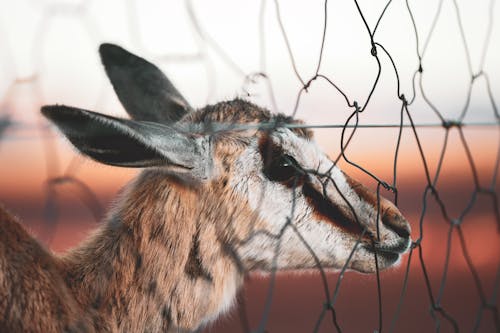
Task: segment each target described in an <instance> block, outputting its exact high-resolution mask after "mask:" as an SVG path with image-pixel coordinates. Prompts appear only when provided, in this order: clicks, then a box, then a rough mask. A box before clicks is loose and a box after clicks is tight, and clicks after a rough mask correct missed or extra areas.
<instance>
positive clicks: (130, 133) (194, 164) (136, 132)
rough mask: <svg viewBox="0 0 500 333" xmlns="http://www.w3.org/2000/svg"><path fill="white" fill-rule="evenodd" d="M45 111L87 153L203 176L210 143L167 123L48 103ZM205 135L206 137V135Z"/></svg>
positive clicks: (129, 164) (120, 162)
mask: <svg viewBox="0 0 500 333" xmlns="http://www.w3.org/2000/svg"><path fill="white" fill-rule="evenodd" d="M42 113H43V114H44V115H45V116H46V117H47V118H49V119H50V120H51V121H52V122H53V123H54V124H56V125H57V127H58V128H59V129H60V130H61V131H62V132H63V133H64V135H66V137H67V138H68V139H69V141H71V143H72V144H73V145H74V146H75V147H76V148H78V150H80V151H81V152H82V153H83V154H85V155H87V156H89V157H91V158H93V159H94V160H96V161H99V162H102V163H104V164H109V165H115V166H124V167H150V166H170V167H175V169H177V170H178V169H179V168H180V169H181V170H182V171H183V172H189V173H193V174H195V175H197V176H201V177H203V175H204V174H206V170H204V169H203V168H205V166H206V165H209V164H210V163H207V161H206V159H207V158H208V156H209V147H208V143H207V142H206V140H205V141H203V140H202V139H194V138H192V137H190V136H189V135H187V134H185V133H182V132H180V131H178V130H176V129H175V128H173V127H171V126H167V125H162V124H157V123H151V122H144V121H134V120H128V119H120V118H115V117H110V116H105V115H102V114H99V113H95V112H91V111H86V110H82V109H77V108H72V107H67V106H62V105H54V106H44V107H43V108H42ZM202 138H204V137H202Z"/></svg>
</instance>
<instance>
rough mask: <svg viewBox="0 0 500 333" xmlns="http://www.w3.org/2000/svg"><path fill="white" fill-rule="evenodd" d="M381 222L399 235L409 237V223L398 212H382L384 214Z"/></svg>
mask: <svg viewBox="0 0 500 333" xmlns="http://www.w3.org/2000/svg"><path fill="white" fill-rule="evenodd" d="M382 223H383V224H384V225H385V226H386V227H388V228H389V229H391V230H392V231H394V232H395V233H396V234H397V235H398V236H399V237H402V238H409V237H410V224H409V223H408V222H407V221H406V219H405V218H404V217H403V216H402V215H401V214H400V213H399V212H398V213H394V212H392V213H386V214H384V216H383V217H382Z"/></svg>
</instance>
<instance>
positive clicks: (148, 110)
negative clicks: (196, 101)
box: [99, 44, 192, 124]
mask: <svg viewBox="0 0 500 333" xmlns="http://www.w3.org/2000/svg"><path fill="white" fill-rule="evenodd" d="M99 54H100V55H101V60H102V63H103V65H104V68H105V69H106V73H107V75H108V78H109V80H110V81H111V84H112V85H113V88H114V89H115V92H116V95H117V96H118V99H119V100H120V102H121V103H122V105H123V107H124V108H125V110H126V111H127V112H128V114H129V115H130V116H131V117H132V118H133V119H135V120H146V121H152V122H156V123H163V124H171V123H174V122H176V121H177V120H179V119H181V118H182V117H183V116H184V115H185V114H186V113H189V112H191V111H192V108H191V106H189V103H188V102H187V101H186V99H185V98H184V97H183V96H182V95H181V94H180V93H179V91H178V90H177V89H176V88H175V87H174V85H173V84H172V83H171V82H170V80H169V79H168V78H167V77H166V76H165V74H163V72H162V71H161V70H160V69H159V68H158V67H156V66H155V65H153V64H152V63H150V62H149V61H147V60H145V59H143V58H141V57H138V56H136V55H134V54H132V53H130V52H128V51H127V50H125V49H123V48H122V47H120V46H118V45H114V44H101V46H100V47H99Z"/></svg>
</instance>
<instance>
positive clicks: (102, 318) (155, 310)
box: [61, 171, 243, 332]
mask: <svg viewBox="0 0 500 333" xmlns="http://www.w3.org/2000/svg"><path fill="white" fill-rule="evenodd" d="M205 195H207V196H208V195H210V196H211V198H207V197H203V196H205ZM213 196H214V194H213V193H212V194H210V193H205V192H204V191H203V190H201V191H200V190H199V189H198V190H196V189H194V188H193V189H192V188H188V187H186V186H185V184H179V183H177V182H176V181H175V180H173V179H169V178H168V177H166V176H165V174H162V173H161V172H159V171H148V172H143V173H142V174H141V176H139V178H138V180H137V181H135V182H133V183H132V184H131V186H129V187H128V188H127V189H125V191H124V193H123V195H122V197H121V199H120V200H119V201H118V205H117V207H116V208H115V209H114V211H113V212H112V213H111V214H110V217H109V218H108V219H107V220H106V222H105V223H104V224H103V226H101V227H100V228H99V229H98V230H97V232H96V233H95V234H94V235H93V236H92V237H90V238H89V239H88V240H87V241H85V242H84V243H83V244H82V245H80V246H79V247H77V248H76V249H73V250H71V251H70V252H68V253H67V254H66V255H65V256H63V257H62V258H61V259H62V260H61V262H62V267H63V274H64V276H65V278H66V281H67V283H68V285H69V286H70V288H71V289H72V290H73V292H74V293H75V297H76V299H77V300H78V301H79V302H80V303H81V304H80V305H81V307H82V309H84V311H86V312H88V314H89V315H90V316H91V317H93V322H94V324H95V326H96V330H97V331H107V330H109V331H127V332H139V331H170V330H171V331H176V332H177V331H191V330H194V329H196V328H197V327H199V326H200V325H203V324H204V323H206V322H209V321H211V320H212V319H214V318H215V317H217V316H218V315H219V314H220V313H221V312H223V311H225V310H226V309H228V308H229V307H230V305H231V304H232V303H233V301H234V299H235V297H236V293H237V290H238V288H239V287H240V286H241V284H242V282H243V273H242V271H241V269H240V268H239V267H238V265H237V264H236V263H235V261H234V259H233V258H231V256H230V255H228V254H227V251H226V250H225V246H224V244H225V242H224V240H223V239H222V238H221V237H223V236H221V235H220V232H218V230H217V226H216V224H215V222H216V221H217V219H227V218H228V216H221V215H223V214H225V212H226V213H227V210H225V209H221V207H218V209H211V210H210V212H209V213H208V214H207V213H206V212H204V210H206V207H203V206H204V205H206V202H207V200H214V198H213ZM217 201H218V202H221V201H222V200H220V198H217ZM212 208H215V207H212Z"/></svg>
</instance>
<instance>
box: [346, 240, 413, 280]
mask: <svg viewBox="0 0 500 333" xmlns="http://www.w3.org/2000/svg"><path fill="white" fill-rule="evenodd" d="M410 243H411V241H410V239H409V238H408V239H407V238H404V239H401V240H399V241H398V242H395V243H390V244H383V243H376V244H372V243H363V244H360V246H359V247H358V249H357V250H356V253H355V255H354V257H353V259H352V261H351V263H350V264H349V268H350V269H352V270H355V271H358V272H360V273H367V274H370V273H375V272H377V269H378V270H379V271H382V270H385V269H388V268H391V267H397V266H399V264H400V263H401V258H402V256H403V254H404V253H406V252H407V251H408V249H409V247H410Z"/></svg>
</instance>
